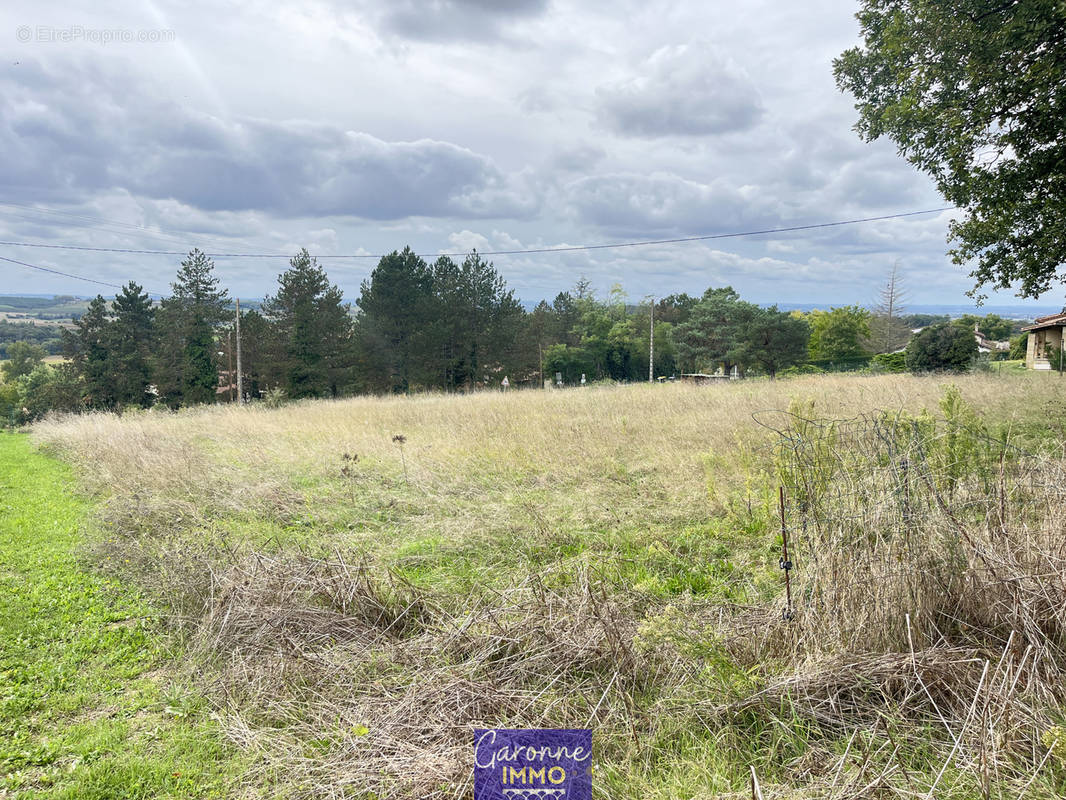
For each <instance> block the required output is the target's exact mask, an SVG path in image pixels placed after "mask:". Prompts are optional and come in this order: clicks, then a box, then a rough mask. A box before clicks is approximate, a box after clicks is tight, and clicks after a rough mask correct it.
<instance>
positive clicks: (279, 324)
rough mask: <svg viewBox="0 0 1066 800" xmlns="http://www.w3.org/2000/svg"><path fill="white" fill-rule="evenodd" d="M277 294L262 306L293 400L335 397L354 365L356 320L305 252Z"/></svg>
mask: <svg viewBox="0 0 1066 800" xmlns="http://www.w3.org/2000/svg"><path fill="white" fill-rule="evenodd" d="M278 286H279V288H278V293H277V294H276V295H274V296H273V297H270V298H268V299H267V300H266V302H265V303H264V304H263V310H264V311H265V312H266V313H267V314H268V315H269V316H270V318H271V319H272V321H273V323H274V326H275V329H276V332H277V336H278V341H279V345H280V349H281V358H282V364H281V372H282V374H283V375H284V380H285V389H286V391H287V392H288V394H289V396H290V397H323V396H327V395H330V396H336V395H337V394H338V393H339V392H340V389H341V387H342V386H343V385H344V384H345V383H346V382H347V381H346V376H345V371H346V370H347V368H349V367H350V366H351V360H352V359H351V336H352V319H351V315H350V314H349V312H348V306H346V305H345V304H344V296H343V294H342V293H341V290H340V289H339V288H338V287H337V286H333V285H330V282H329V278H327V277H326V273H325V272H324V271H323V270H322V268H321V267H320V266H319V265H318V262H317V261H316V260H315V259H313V258H311V256H310V255H309V254H308V252H307V250H301V251H300V253H299V254H297V255H296V256H295V257H294V258H293V259H292V260H291V261H290V262H289V269H287V270H286V271H285V272H283V273H282V274H281V275H280V276H278Z"/></svg>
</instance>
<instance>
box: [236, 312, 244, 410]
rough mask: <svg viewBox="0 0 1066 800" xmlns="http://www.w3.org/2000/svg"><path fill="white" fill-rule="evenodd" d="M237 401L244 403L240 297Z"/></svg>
mask: <svg viewBox="0 0 1066 800" xmlns="http://www.w3.org/2000/svg"><path fill="white" fill-rule="evenodd" d="M237 402H238V403H240V404H241V405H242V406H243V405H244V374H243V373H242V372H241V299H240V298H239V297H238V298H237Z"/></svg>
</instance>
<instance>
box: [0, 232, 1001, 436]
mask: <svg viewBox="0 0 1066 800" xmlns="http://www.w3.org/2000/svg"><path fill="white" fill-rule="evenodd" d="M902 298H903V292H902V287H901V283H900V281H899V276H898V274H897V272H896V270H893V273H892V274H891V275H890V277H889V280H888V282H887V283H886V285H885V289H884V290H883V291H882V297H881V299H882V301H883V302H881V303H879V304H878V305H877V306H875V308H874V309H873V310H872V311H871V310H867V309H864V308H860V307H858V306H844V307H839V308H833V309H830V310H829V311H812V312H808V313H802V312H796V311H793V312H786V311H781V310H779V309H778V308H777V307H776V306H771V307H769V308H765V307H762V306H760V305H757V304H755V303H751V302H748V301H745V300H743V299H742V298H741V297H740V296H739V294H738V293H737V292H736V291H734V290H733V289H732V288H731V287H712V288H709V289H708V290H707V291H706V292H704V293H703V294H702V295H701V296H691V295H688V294H683V293H681V294H671V295H669V296H666V297H661V298H658V299H655V300H654V301H652V300H650V299H649V300H647V301H645V302H638V303H631V302H630V301H629V298H628V297H627V296H626V294H625V291H624V290H623V289H622V287H621V286H618V285H616V286H614V287H612V288H611V289H610V291H609V292H608V293H607V295H606V297H602V298H601V297H598V296H597V295H596V293H595V292H594V291H593V289H592V287H591V285H590V284H589V282H588V281H587V280H585V279H583V278H582V279H580V280H578V281H577V283H576V285H575V286H574V287H573V288H572V289H570V290H567V291H563V292H560V293H558V294H557V295H556V296H555V298H554V299H553V300H552V301H551V302H548V301H546V300H545V301H541V302H540V303H538V304H537V305H536V306H535V307H534V308H533V309H532V310H531V311H526V309H525V308H523V306H522V304H521V303H520V302H519V301H518V300H517V299H516V298H515V296H514V292H513V291H512V290H510V289H508V288H507V285H506V283H505V281H504V279H503V278H502V276H501V275H500V274H499V273H498V272H497V271H496V269H495V267H494V266H493V264H492V263H491V262H488V261H486V260H484V259H483V258H482V257H481V256H480V255H479V254H477V253H476V252H474V253H471V254H470V255H468V256H467V257H466V258H464V259H463V260H462V261H461V262H457V261H455V260H453V259H452V258H450V257H448V256H441V257H439V258H437V259H436V260H434V261H432V262H428V261H426V260H425V259H423V258H422V257H420V256H419V255H417V254H415V253H414V252H413V251H412V250H411V249H410V248H409V247H408V248H405V249H404V250H402V251H394V252H392V253H390V254H388V255H386V256H384V257H383V258H381V259H380V261H379V262H378V264H377V265H376V267H375V268H374V270H373V271H372V273H371V274H370V276H369V277H368V278H367V279H366V280H365V281H363V283H362V285H361V286H360V294H359V297H358V298H357V299H356V300H355V303H354V305H352V304H350V303H348V302H346V301H345V298H344V295H343V293H342V292H341V290H340V288H339V287H337V286H336V285H335V284H332V283H330V281H329V277H328V276H327V275H326V273H325V271H324V270H323V268H322V267H321V266H320V265H319V264H318V262H317V261H316V259H314V258H313V257H311V256H310V255H309V254H308V252H307V251H306V250H302V251H301V252H300V253H298V254H297V255H296V256H294V257H293V258H292V259H291V260H290V262H289V264H288V268H287V269H286V270H284V271H283V272H282V273H281V274H280V275H279V276H278V279H277V287H276V291H275V292H274V294H272V295H270V296H268V297H266V298H265V299H264V300H263V301H262V302H261V303H259V304H257V305H258V307H255V308H251V309H248V310H245V311H243V313H242V314H241V318H240V344H241V362H242V363H241V366H242V374H243V389H244V392H245V396H246V398H247V399H259V398H264V397H265V398H269V399H271V400H278V399H281V398H292V399H299V398H313V397H339V396H343V395H351V394H361V393H407V392H415V391H425V390H443V391H470V390H474V389H477V388H483V387H499V386H501V385H502V384H503V379H504V378H505V377H506V378H507V383H508V384H509V385H510V386H513V387H516V388H518V387H523V386H525V387H542V386H544V385H545V383H546V382H547V383H555V382H557V381H558V382H561V383H563V384H571V385H572V384H579V383H582V382H595V381H601V380H611V381H623V382H624V381H638V380H647V379H648V376H649V365H650V360H651V345H652V341H654V356H655V357H654V366H653V373H654V375H655V376H656V377H666V376H675V375H678V374H679V373H715V372H718V373H722V374H728V375H736V376H738V377H743V376H747V375H765V376H768V377H770V378H774V377H776V376H778V375H779V374H781V373H783V372H817V371H823V370H836V369H850V368H855V367H856V366H860V367H864V368H868V367H870V366H871V365H872V366H873V367H874V368H879V369H889V370H894V369H906V368H908V367H911V368H915V369H930V368H938V367H939V368H943V367H948V368H959V367H961V366H963V363H962V361H963V360H964V359H965V358H971V357H972V355H973V352H971V351H974V352H975V345H974V339H973V325H974V324H977V325H979V326H983V328H982V329H983V330H987V332H988V335H989V336H990V338H998V335H1000V334H1003V335H1006V334H1007V333H1009V332H1010V330H1011V329H1012V328H1011V323H1009V322H1008V321H1006V320H1000V319H999V318H998V317H994V315H990V316H989V317H985V318H972V320H971V319H964V320H962V321H957V322H955V323H948V322H946V321H938V324H934V325H933V326H932V327H931V328H926V330H931V329H934V328H935V329H936V330H942V328H943V326H947V327H948V328H950V329H951V330H952V331H957V332H963V333H965V335H963V334H962V333H951V331H949V336H948V339H950V340H951V341H950V342H949V343H948V344H947V345H944V346H945V347H947V349H948V350H950V351H951V354H952V355H951V359H953V360H951V362H950V363H947V362H945V363H943V364H939V365H938V364H937V363H935V359H934V361H933V362H930V361H929V360H928V358H927V356H928V354H929V353H933V354H934V356H935V353H936V352H938V351H937V350H936V348H935V347H933V348H932V349H930V347H925V346H924V345H923V347H922V348H920V350H921V353H923V354H925V355H922V356H920V357H919V356H917V355H916V356H915V358H914V359H911V360H910V361H908V358H909V356H908V355H907V354H906V353H905V352H903V350H902V348H904V347H905V346H907V345H908V341H910V340H911V329H910V327H908V325H909V321H910V322H913V319H910V318H908V317H907V316H905V315H904V314H903V313H902V310H903V309H902ZM933 321H935V322H936V320H933ZM235 323H236V319H235V313H234V304H233V301H232V299H231V298H230V296H229V293H228V292H227V291H226V289H225V288H223V287H222V286H221V284H220V281H219V279H218V277H217V276H216V274H215V271H214V264H213V262H212V261H211V259H210V258H208V257H207V256H206V255H205V254H204V253H202V252H200V251H199V250H193V251H192V252H191V253H189V255H188V257H187V258H186V259H185V260H183V261H182V262H181V265H180V267H179V269H178V271H177V274H176V276H175V279H174V282H173V283H172V285H171V294H170V296H168V297H166V298H163V299H161V300H160V301H159V302H154V301H153V300H152V299H151V298H150V297H149V295H148V294H147V293H146V292H145V291H144V289H143V288H142V287H140V286H139V285H137V284H136V283H135V282H132V281H131V282H130V283H128V284H127V285H126V286H125V287H123V288H122V290H121V291H120V292H119V293H118V294H117V295H116V296H115V297H114V298H113V299H112V300H110V301H109V300H107V299H105V298H104V297H103V296H99V295H98V296H97V297H96V298H94V299H93V300H92V301H91V302H90V303H89V305H88V308H87V310H86V312H85V313H84V314H83V315H82V316H81V317H80V318H79V319H78V320H77V322H76V325H75V326H74V328H73V330H65V331H64V332H63V335H62V352H63V354H64V356H65V357H66V361H65V362H64V363H60V364H45V363H42V361H43V358H44V356H45V352H44V350H43V349H42V348H41V347H40V346H38V345H36V344H33V343H30V342H17V343H14V344H12V345H9V346H8V348H7V351H8V355H9V359H8V360H7V361H5V362H4V368H3V374H4V378H5V380H4V382H3V383H2V384H0V413H3V414H4V416H5V418H8V417H10V418H11V420H12V421H14V420H15V418H16V417H17V418H18V419H20V420H27V419H34V418H37V417H39V416H41V415H43V414H44V413H46V412H47V411H49V410H59V411H81V410H111V411H121V410H123V409H127V408H136V407H140V408H148V407H151V406H154V405H160V406H165V407H168V408H175V409H176V408H179V407H182V406H189V405H196V404H202V403H213V402H223V401H228V400H231V399H233V398H234V394H235V380H234V376H233V371H234V366H235V364H234V361H235V358H234V348H235V344H236V330H235V327H236V324H235ZM966 326H969V331H968V332H966ZM994 335H995V336H994ZM952 337H954V338H952ZM941 339H944V336H943V335H942V334H941V335H940V338H939V339H938V340H937V341H940V340H941ZM952 348H954V349H952ZM911 349H912V350H914V352H915V353H917V352H918V350H916V349H914V348H911ZM945 352H946V351H945ZM878 354H882V355H878ZM915 359H917V360H915ZM923 359H924V360H923ZM912 362H913V363H912Z"/></svg>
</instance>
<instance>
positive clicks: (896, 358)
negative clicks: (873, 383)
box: [873, 352, 907, 372]
mask: <svg viewBox="0 0 1066 800" xmlns="http://www.w3.org/2000/svg"><path fill="white" fill-rule="evenodd" d="M873 367H874V368H875V369H876V370H877V371H878V372H906V371H907V354H906V353H905V352H899V353H878V354H877V355H876V356H874V357H873Z"/></svg>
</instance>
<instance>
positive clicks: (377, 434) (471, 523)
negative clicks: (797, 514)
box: [34, 375, 1058, 546]
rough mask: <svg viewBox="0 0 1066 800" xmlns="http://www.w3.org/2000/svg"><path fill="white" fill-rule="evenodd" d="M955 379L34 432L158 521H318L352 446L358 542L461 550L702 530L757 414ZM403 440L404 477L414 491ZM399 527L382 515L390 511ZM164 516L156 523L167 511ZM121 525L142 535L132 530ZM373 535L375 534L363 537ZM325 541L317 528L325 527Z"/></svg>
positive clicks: (1021, 407) (431, 405) (1038, 388)
mask: <svg viewBox="0 0 1066 800" xmlns="http://www.w3.org/2000/svg"><path fill="white" fill-rule="evenodd" d="M1034 377H1035V379H1030V380H1023V379H1019V378H1013V379H995V378H989V377H964V378H959V379H956V380H955V381H954V382H955V383H957V384H958V385H959V386H960V388H961V390H962V393H963V396H964V397H965V399H966V401H967V402H968V403H970V404H971V405H972V406H974V407H976V408H980V409H984V410H986V411H987V413H988V414H990V415H993V416H995V417H1000V418H1003V419H1010V418H1012V417H1019V416H1022V415H1024V414H1026V413H1029V411H1030V409H1032V408H1033V407H1040V406H1043V405H1046V404H1047V403H1050V402H1052V401H1053V399H1054V397H1055V396H1056V394H1057V390H1058V386H1057V384H1055V383H1054V381H1052V380H1047V376H1043V375H1040V376H1034ZM944 383H945V381H944V379H940V378H935V377H930V378H917V377H912V376H908V375H896V376H883V377H812V378H806V379H798V380H793V381H778V382H776V383H773V382H766V381H758V382H755V381H753V382H738V383H735V384H730V385H727V386H711V387H694V386H690V385H676V384H675V385H668V386H646V385H637V386H628V387H620V388H589V389H584V390H572V391H558V392H554V391H553V392H532V391H527V392H511V393H509V394H502V393H484V394H476V395H472V396H455V395H424V396H415V397H399V398H397V397H385V398H371V397H364V398H352V399H346V400H340V401H336V402H324V401H317V402H304V403H296V404H292V405H289V406H285V407H283V408H279V409H269V408H266V407H263V406H261V405H259V406H253V407H249V408H237V407H233V406H217V407H204V408H197V409H191V410H187V411H183V412H179V413H169V412H149V413H137V414H131V415H126V416H122V417H116V416H114V415H110V414H87V415H82V416H76V417H67V418H61V419H55V420H47V421H45V422H42V423H39V424H38V425H37V426H35V428H34V436H35V438H36V439H37V441H38V442H40V443H41V444H42V445H43V446H46V447H49V448H51V449H53V450H55V451H56V452H59V453H60V454H62V455H63V457H64V458H66V459H68V460H69V461H71V462H72V463H73V464H75V465H76V466H77V467H78V468H79V470H80V474H81V476H82V479H83V481H84V483H85V485H86V487H87V488H88V489H89V491H91V492H95V493H99V494H101V495H103V496H106V497H109V498H112V499H113V501H114V504H115V505H117V506H119V507H120V509H119V510H120V511H121V510H125V511H127V512H128V513H129V516H130V517H134V516H139V517H140V518H142V519H144V520H148V521H149V522H150V524H151V525H156V524H157V523H158V522H166V523H167V524H171V525H172V524H173V522H174V519H175V518H178V517H180V518H181V520H182V524H187V523H188V522H189V521H190V520H210V519H211V518H213V517H219V516H225V515H232V514H256V515H258V514H262V513H264V512H265V513H266V514H268V515H273V516H275V517H276V518H277V519H279V520H281V521H282V522H291V521H293V520H298V521H306V520H310V521H311V522H312V523H321V522H323V521H325V520H327V519H328V518H330V516H331V506H330V501H331V500H332V499H334V498H335V497H336V496H338V495H341V494H342V492H343V491H344V490H345V487H344V486H342V485H341V483H339V482H338V481H337V474H338V471H339V470H340V469H341V466H342V465H341V460H342V456H343V454H344V453H345V452H349V453H354V454H356V455H358V456H359V462H358V464H357V466H356V468H355V478H354V479H353V480H354V481H355V482H356V483H357V484H358V486H359V492H358V493H357V494H358V498H359V499H360V502H359V503H357V504H356V505H357V507H358V508H359V510H360V511H362V512H366V515H367V516H368V517H369V516H373V517H375V520H369V519H353V520H350V522H351V523H352V524H351V526H350V527H352V528H353V530H352V531H351V532H350V534H351V535H348V536H345V537H342V538H343V539H344V540H345V542H346V543H352V542H356V541H358V543H359V544H361V545H364V544H365V545H369V546H377V545H379V544H380V543H381V542H380V537H381V535H382V534H383V533H387V534H388V537H389V539H390V541H392V542H395V541H397V540H404V539H409V538H411V537H412V536H419V535H424V534H426V533H432V534H434V535H439V536H440V537H442V538H444V539H465V538H468V537H470V536H478V535H482V534H485V533H487V532H494V533H497V534H501V533H507V532H508V531H510V532H512V533H514V534H515V535H518V534H519V533H521V532H522V531H525V530H528V529H529V528H531V527H532V528H534V529H536V528H539V527H544V526H550V527H554V526H558V525H560V524H562V525H564V526H569V525H576V526H578V527H580V526H587V527H603V526H617V525H619V524H633V525H643V526H674V525H677V524H688V523H691V522H693V521H699V520H703V519H706V518H707V517H708V516H709V515H710V514H711V513H712V512H713V508H712V505H711V503H710V502H709V498H708V482H709V481H710V482H711V483H713V484H715V486H716V487H717V489H718V490H719V491H720V494H722V495H725V494H728V492H729V490H730V489H731V488H734V487H735V486H738V485H741V484H743V482H744V481H745V479H746V475H745V472H746V470H747V467H748V464H747V461H746V459H748V453H747V450H748V449H750V448H752V447H757V446H759V445H761V444H762V443H763V442H765V441H767V436H766V431H765V430H764V429H762V428H761V427H760V426H758V425H757V424H756V423H755V420H754V419H753V416H752V415H753V413H755V412H758V411H760V410H771V409H781V408H787V407H788V405H789V403H790V402H791V400H792V399H793V398H796V397H800V398H804V399H809V400H810V401H813V402H814V404H815V407H816V408H817V410H818V413H820V414H822V415H824V416H826V417H830V418H838V417H848V416H852V415H854V414H858V413H862V412H868V411H870V410H872V409H897V408H909V409H915V408H918V407H925V406H928V407H931V408H935V407H936V403H937V398H938V397H939V395H940V392H941V387H942V385H943V384H944ZM396 434H403V435H404V436H405V437H406V439H407V443H406V444H405V445H404V448H405V455H406V459H407V461H408V467H409V483H410V485H409V486H408V485H403V484H404V476H403V470H402V465H401V453H400V448H399V447H398V446H397V444H395V443H394V442H393V441H392V437H393V436H394V435H396ZM382 504H384V505H385V506H386V507H387V511H388V518H389V520H390V521H392V522H393V523H395V524H389V522H388V521H386V522H381V523H380V524H379V522H378V521H377V520H376V518H378V517H380V514H377V513H371V512H378V511H380V507H381V505H382ZM160 514H161V515H162V517H161V519H157V515H160ZM126 524H129V525H135V524H136V523H135V520H133V519H129V520H127V521H126ZM363 529H366V530H368V532H369V534H370V535H368V536H367V537H365V539H366V540H364V541H359V540H360V536H359V531H360V530H363ZM320 533H321V531H320Z"/></svg>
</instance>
